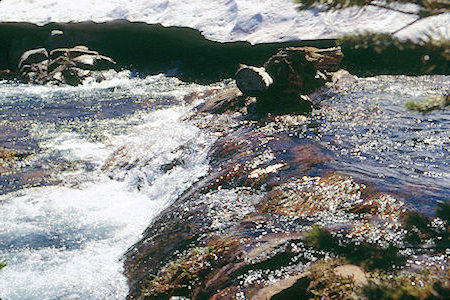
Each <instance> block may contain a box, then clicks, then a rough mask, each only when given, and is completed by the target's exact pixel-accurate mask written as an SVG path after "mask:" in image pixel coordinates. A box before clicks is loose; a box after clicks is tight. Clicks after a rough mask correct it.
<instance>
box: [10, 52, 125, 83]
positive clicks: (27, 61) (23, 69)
mask: <svg viewBox="0 0 450 300" xmlns="http://www.w3.org/2000/svg"><path fill="white" fill-rule="evenodd" d="M115 64H116V63H115V61H114V60H113V59H111V58H109V57H107V56H103V55H100V54H99V53H98V52H97V51H93V50H90V49H89V48H88V47H86V46H82V45H80V46H75V47H73V48H57V49H54V50H52V51H50V53H48V52H47V50H46V49H45V48H38V49H32V50H28V51H25V52H24V53H23V54H22V56H21V58H20V60H19V64H18V66H17V70H18V74H19V76H20V77H21V78H22V79H23V80H25V81H26V82H29V83H35V84H45V83H47V82H55V83H63V84H69V85H73V86H76V85H78V84H80V83H81V82H82V81H83V80H84V79H85V78H87V77H89V76H92V75H94V74H95V73H96V72H98V71H102V70H107V69H111V68H113V67H114V65H115Z"/></svg>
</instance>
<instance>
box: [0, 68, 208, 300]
mask: <svg viewBox="0 0 450 300" xmlns="http://www.w3.org/2000/svg"><path fill="white" fill-rule="evenodd" d="M203 89H205V87H201V86H198V85H194V84H183V83H181V82H180V81H178V80H177V79H174V78H167V77H165V76H163V75H158V76H149V77H147V78H144V79H140V78H131V77H130V76H129V73H128V72H122V73H121V74H118V75H114V76H111V78H110V79H109V80H106V81H105V82H102V83H96V82H92V83H86V84H85V85H84V86H81V87H77V88H73V87H55V86H32V85H25V84H17V83H7V82H0V103H1V105H2V106H1V107H2V110H3V111H2V113H3V115H4V113H5V110H8V107H10V108H12V109H15V110H20V109H21V108H20V107H22V108H23V107H26V108H29V107H30V106H32V105H34V106H35V107H34V108H32V109H31V111H32V112H35V113H29V112H27V110H25V109H23V110H22V111H21V114H20V111H19V112H18V114H17V116H15V115H13V114H10V115H9V116H8V115H7V116H8V117H9V118H10V120H12V119H13V118H18V119H20V121H17V123H16V124H24V125H25V126H26V127H27V129H28V130H29V131H28V135H27V139H29V140H30V145H31V144H33V143H36V144H37V145H38V149H37V150H35V154H33V155H31V156H30V157H28V158H27V159H26V161H25V162H23V165H22V166H21V167H22V169H25V171H24V173H27V172H28V174H33V172H32V170H33V168H34V167H35V166H37V165H39V167H40V168H41V169H45V170H47V171H48V172H49V173H50V177H51V178H52V179H53V181H54V182H56V183H55V184H53V185H50V186H37V187H27V186H26V185H24V186H22V188H20V189H19V190H17V191H13V192H9V193H6V194H3V195H0V258H2V259H5V260H6V261H7V264H8V265H7V267H6V268H4V269H2V270H1V272H0V298H1V299H8V300H13V299H124V298H125V297H126V295H127V292H128V286H127V283H126V279H125V277H124V275H123V265H122V262H121V256H122V255H123V253H124V252H125V251H126V250H127V249H128V247H130V245H132V244H133V243H134V242H136V241H137V240H138V239H139V237H140V234H141V233H142V232H143V231H144V229H145V228H146V227H147V226H148V224H149V223H150V222H151V220H152V219H153V218H154V217H155V216H156V215H157V214H158V213H159V212H160V211H161V210H162V209H164V208H165V207H167V206H168V205H169V204H170V203H171V202H172V201H174V200H175V199H176V198H177V197H178V196H179V195H180V193H182V192H183V191H184V190H185V189H186V188H188V187H189V186H190V185H191V184H192V183H193V182H194V181H195V180H196V179H197V178H199V177H200V176H202V175H204V174H205V173H206V172H207V170H208V163H207V158H206V154H207V151H208V149H209V145H211V143H212V142H213V140H214V139H213V138H212V137H211V136H209V135H208V134H205V133H202V132H200V129H198V128H197V127H195V126H194V125H193V124H190V123H189V122H186V121H183V120H182V119H183V117H184V116H185V114H186V113H187V112H189V110H190V109H191V108H192V106H193V105H195V103H193V104H190V105H184V104H183V101H182V99H183V95H184V94H186V93H187V92H192V91H194V92H195V91H197V92H200V91H201V90H203ZM128 100H131V102H138V103H140V106H139V108H138V109H136V110H135V111H133V112H130V111H128V110H127V109H123V110H122V111H121V110H119V111H114V110H116V109H118V107H117V106H116V105H118V104H120V102H121V101H128ZM27 101H29V102H28V103H27ZM94 102H95V103H94ZM146 102H152V104H153V107H151V108H149V109H147V110H146V109H145V107H146V106H145V105H143V103H146ZM81 103H84V104H86V105H88V106H89V107H90V110H92V111H94V113H93V114H90V113H89V111H86V112H84V111H83V110H82V109H79V106H80V104H81ZM128 106H131V105H130V104H128ZM54 111H57V112H58V113H57V114H58V115H57V116H56V117H55V118H52V117H50V116H49V114H51V113H52V112H54ZM44 112H46V113H47V115H46V114H45V113H44ZM6 113H7V112H6ZM113 113H115V114H113ZM64 118H67V119H64ZM28 121H30V122H28ZM2 122H5V120H2ZM2 124H3V123H2ZM18 126H20V125H18ZM173 161H177V162H179V163H177V164H175V165H173V166H172V168H170V169H167V168H166V169H164V166H166V165H167V164H170V163H171V162H173ZM131 165H132V166H131ZM27 168H28V169H27ZM27 170H28V171H27Z"/></svg>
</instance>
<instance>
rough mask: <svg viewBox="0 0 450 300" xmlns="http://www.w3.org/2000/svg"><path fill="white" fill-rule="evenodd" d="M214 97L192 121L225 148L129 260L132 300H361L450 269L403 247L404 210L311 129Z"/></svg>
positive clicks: (229, 94) (442, 260)
mask: <svg viewBox="0 0 450 300" xmlns="http://www.w3.org/2000/svg"><path fill="white" fill-rule="evenodd" d="M351 79H352V80H353V79H354V78H353V77H352V78H351ZM206 97H207V99H206V101H205V104H203V105H202V106H200V107H199V108H198V110H197V112H196V113H195V114H193V115H192V116H191V117H190V118H189V119H190V121H191V122H195V124H196V125H197V126H198V127H200V128H202V129H203V130H208V131H210V133H211V134H212V135H214V136H216V137H217V140H216V142H215V143H214V145H213V146H212V147H211V149H210V152H209V157H210V171H209V173H208V175H206V176H204V177H203V178H201V179H200V180H199V181H197V182H196V183H195V184H194V185H192V186H191V187H190V188H189V189H188V190H187V191H185V192H184V193H183V194H182V195H181V196H180V197H179V198H178V199H177V200H176V201H175V202H174V203H173V204H172V205H171V206H170V207H169V208H167V209H166V210H164V211H163V212H162V213H161V214H160V215H159V217H158V218H157V219H156V220H155V221H154V222H153V223H152V224H151V225H150V226H149V227H148V228H147V230H146V231H145V232H144V234H143V237H142V239H141V240H140V241H139V242H138V243H136V244H135V245H133V246H132V247H131V248H130V249H129V250H128V252H127V253H126V254H125V257H124V263H125V274H126V276H127V277H128V281H129V286H130V292H129V295H128V298H129V299H169V298H170V297H172V296H184V297H188V298H190V299H269V298H270V299H289V297H293V296H295V297H300V298H301V299H307V298H314V297H317V296H318V295H319V296H320V295H321V296H323V297H331V296H332V295H333V293H336V295H340V297H344V298H345V297H346V296H348V295H354V296H355V295H356V296H355V297H362V295H363V294H362V293H363V290H362V286H363V285H364V284H365V283H367V281H366V280H367V279H366V277H371V278H375V279H374V280H375V281H370V282H371V284H372V283H373V282H375V283H374V284H375V286H378V285H376V284H377V282H378V283H379V282H380V281H377V280H378V279H376V278H381V277H382V276H381V275H379V274H382V273H383V272H388V274H394V273H395V274H402V272H410V271H411V270H412V269H415V270H428V269H427V268H434V266H436V265H439V264H441V265H444V266H447V265H448V256H447V255H445V254H444V253H445V252H442V249H440V250H425V251H424V250H423V248H420V247H419V248H416V247H415V246H412V244H411V243H410V242H409V241H408V240H407V239H406V238H405V236H406V232H407V228H408V227H407V226H406V225H405V222H404V220H405V218H407V216H408V214H409V213H408V207H407V205H405V203H404V202H402V201H401V200H397V199H396V198H394V197H392V196H391V195H389V194H388V193H386V192H380V190H379V189H373V188H372V187H371V186H370V184H367V183H362V182H359V181H358V180H356V179H354V178H352V177H350V176H348V175H345V174H341V173H340V172H339V170H337V169H335V168H333V165H334V164H333V161H335V160H336V156H335V155H334V154H333V153H332V152H330V151H328V150H327V149H326V148H325V147H323V145H322V144H320V143H318V142H315V141H314V139H308V138H305V136H307V135H308V134H309V132H310V130H311V128H314V126H312V124H311V122H312V120H311V119H310V118H308V117H306V116H302V115H292V114H291V115H280V116H275V117H272V116H269V117H268V116H264V115H258V114H256V116H258V117H255V115H252V113H251V105H252V104H251V103H250V104H249V103H248V101H249V100H248V99H246V98H244V97H242V96H239V93H238V92H237V91H236V87H233V86H231V87H230V88H228V89H224V90H221V91H213V92H211V94H210V95H208V96H206ZM250 102H251V101H250ZM225 103H226V105H225ZM230 103H231V104H236V103H239V104H237V105H235V106H234V105H231V104H230ZM253 103H254V102H253ZM218 107H220V109H218ZM249 111H250V113H249ZM217 112H220V114H217ZM168 170H169V171H170V168H169V169H168ZM430 224H431V223H430ZM445 224H447V223H445ZM444 226H448V224H447V225H444ZM446 228H447V230H448V227H446ZM444 231H445V230H444ZM444 236H445V234H444ZM441 238H442V236H441ZM444 239H446V237H444ZM444 248H445V247H444ZM429 249H433V248H429ZM427 251H428V252H427ZM425 252H426V253H427V255H425V256H426V257H427V258H426V259H424V258H423V257H425V256H423V254H424V253H425ZM330 257H334V258H338V259H337V261H336V260H331V262H330V261H329V258H330ZM419 257H421V258H419ZM349 264H352V265H349ZM394 269H395V270H396V271H395V272H394V271H393V270H394ZM310 270H312V273H309V271H310ZM389 272H391V273H389ZM439 272H440V271H438V272H437V273H433V274H437V275H433V276H434V277H430V279H429V280H430V282H431V280H436V278H437V280H438V281H439V280H442V278H446V276H445V275H443V274H441V273H439ZM324 274H325V275H324ZM330 274H331V275H330ZM439 274H440V275H439ZM395 276H397V275H395ZM398 276H400V275H398ZM395 278H397V277H395ZM371 280H372V279H371ZM399 280H400V279H399ZM392 281H393V282H394V281H395V280H392ZM426 284H427V287H428V286H429V282H428V283H426ZM444 284H445V280H444ZM446 284H448V282H447V283H446ZM324 286H325V287H326V288H327V287H332V290H326V288H324ZM342 286H343V287H344V288H341V287H342ZM324 289H325V290H324ZM352 293H353V294H352ZM443 293H444V294H443ZM438 294H439V295H445V286H444V292H438Z"/></svg>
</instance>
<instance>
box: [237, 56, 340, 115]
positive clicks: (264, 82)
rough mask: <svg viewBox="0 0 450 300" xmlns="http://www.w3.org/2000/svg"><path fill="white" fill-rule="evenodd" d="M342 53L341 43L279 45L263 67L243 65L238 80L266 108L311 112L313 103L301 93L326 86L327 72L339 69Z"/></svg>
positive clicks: (242, 87)
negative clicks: (316, 46) (276, 51)
mask: <svg viewBox="0 0 450 300" xmlns="http://www.w3.org/2000/svg"><path fill="white" fill-rule="evenodd" d="M343 56H344V55H343V53H342V51H341V48H340V47H335V48H328V49H318V48H314V47H289V48H284V49H280V50H279V51H278V53H276V54H275V55H273V56H271V57H270V58H269V59H268V60H267V61H266V62H265V63H264V66H263V67H253V66H246V65H241V66H240V68H239V69H238V71H237V72H236V75H235V79H236V84H237V86H238V88H239V89H240V90H241V92H242V93H243V94H244V95H246V96H255V97H257V99H258V100H257V103H259V104H260V105H259V106H260V108H261V110H262V111H264V112H266V111H267V112H274V113H277V112H282V113H286V112H309V111H311V109H312V103H311V102H310V101H308V100H305V99H309V98H308V97H300V95H307V94H310V93H311V92H313V91H315V90H316V89H317V88H319V87H321V86H323V85H324V84H325V82H326V81H327V80H328V78H327V76H326V75H325V74H326V73H327V72H328V71H336V70H337V69H338V66H339V64H340V62H341V60H342V58H343Z"/></svg>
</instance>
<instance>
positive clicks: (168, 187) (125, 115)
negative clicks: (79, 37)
mask: <svg viewBox="0 0 450 300" xmlns="http://www.w3.org/2000/svg"><path fill="white" fill-rule="evenodd" d="M227 82H228V81H227ZM227 82H225V83H221V84H219V85H215V86H200V85H196V84H185V83H182V82H180V81H179V80H177V79H174V78H168V77H165V76H163V75H158V76H149V77H146V78H139V77H133V76H130V74H129V73H128V72H121V73H119V74H116V73H111V74H110V77H109V78H107V80H105V81H103V82H101V83H97V82H87V83H85V84H84V85H83V86H81V87H75V88H74V87H57V86H32V85H25V84H18V83H14V82H0V147H2V148H5V149H14V150H17V151H20V152H21V153H24V158H23V159H21V160H20V161H18V162H17V166H15V170H14V171H8V172H4V173H3V174H1V176H0V184H1V186H2V190H1V195H0V258H4V259H5V260H6V261H7V263H8V266H7V267H6V268H4V269H3V270H1V271H0V298H2V299H123V298H125V296H126V294H127V291H128V288H127V284H126V279H125V277H124V276H123V275H122V272H123V267H122V263H121V261H120V259H121V256H122V255H123V253H124V252H125V251H126V250H127V248H128V247H130V246H131V245H132V244H133V243H134V242H135V241H137V239H138V238H139V236H140V234H141V233H142V232H143V230H144V229H145V228H146V226H147V225H148V224H149V223H150V222H151V220H152V218H154V217H155V216H156V215H157V214H158V213H159V212H160V211H161V210H162V209H164V208H165V207H167V205H169V204H170V203H171V202H172V201H173V200H175V199H176V198H177V197H178V196H179V195H180V194H181V193H182V192H183V191H184V190H185V189H186V188H188V187H189V186H190V185H191V184H192V183H193V182H195V181H196V180H197V179H198V178H200V177H201V176H203V175H205V174H206V173H207V171H208V157H207V153H208V150H209V149H210V146H211V145H212V143H213V142H214V136H213V135H212V134H209V133H208V132H204V131H201V130H200V129H198V128H197V127H195V126H194V125H193V124H191V123H190V122H188V121H183V116H185V115H186V114H187V113H188V112H189V111H190V110H191V109H192V108H193V107H194V106H195V104H196V103H190V104H188V103H185V101H184V99H185V98H184V96H185V95H188V94H190V93H192V92H197V93H200V92H202V91H205V90H207V89H211V88H217V87H220V86H221V85H224V84H227ZM449 90H450V80H449V77H445V76H432V77H403V76H396V77H393V76H380V77H374V78H365V79H360V80H359V81H358V82H357V83H354V84H350V85H347V86H345V87H344V88H343V89H342V90H340V91H335V92H330V93H329V95H328V96H329V97H327V98H326V99H325V100H323V101H322V102H321V104H320V106H321V108H320V109H318V110H316V111H315V112H314V113H313V114H312V116H311V117H310V119H309V126H308V130H306V132H303V131H302V133H299V139H298V141H299V143H301V142H302V140H303V139H304V138H306V139H314V140H317V141H318V142H319V143H320V144H321V145H323V147H324V148H326V149H327V151H329V152H330V154H331V155H332V156H333V157H335V158H336V159H334V160H332V162H331V163H330V166H331V167H332V168H333V169H335V170H338V171H340V172H343V173H347V174H351V175H353V176H354V177H355V178H357V179H358V180H361V181H363V182H365V181H369V182H371V183H373V184H375V185H379V186H380V188H382V189H384V190H387V191H390V192H392V193H397V194H399V195H401V196H402V197H403V198H404V200H405V201H406V202H408V203H409V204H410V205H411V207H414V208H416V209H419V210H427V209H429V208H431V207H432V206H433V205H434V204H435V203H436V202H437V201H443V200H446V197H448V189H449V188H450V160H449V159H448V156H449V144H450V114H449V111H448V110H443V111H434V112H430V113H428V114H422V113H417V112H410V111H407V110H406V109H405V108H404V103H405V102H406V101H409V100H413V101H416V100H419V99H421V98H424V97H428V96H430V95H443V94H446V93H447V94H448V91H449ZM114 157H120V158H121V161H126V162H127V164H120V163H117V162H116V161H115V160H114ZM173 161H179V162H182V163H180V164H175V165H170V164H171V162H173ZM167 166H170V167H167Z"/></svg>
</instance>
